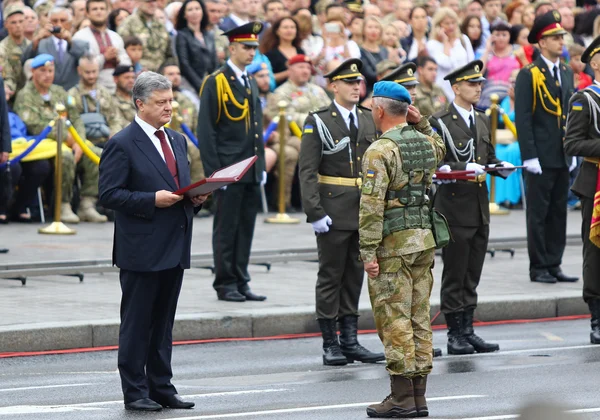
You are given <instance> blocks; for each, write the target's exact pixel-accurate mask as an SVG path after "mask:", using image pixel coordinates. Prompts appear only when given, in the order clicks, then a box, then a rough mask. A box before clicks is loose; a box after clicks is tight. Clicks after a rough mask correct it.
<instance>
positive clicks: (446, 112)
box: [432, 108, 451, 120]
mask: <svg viewBox="0 0 600 420" xmlns="http://www.w3.org/2000/svg"><path fill="white" fill-rule="evenodd" d="M450 114H451V112H450V109H448V108H446V109H444V110H442V111H438V112H436V113H435V114H433V115H432V117H433V118H435V119H436V120H437V119H438V118H443V117H445V116H446V115H450Z"/></svg>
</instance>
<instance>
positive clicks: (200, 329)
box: [0, 293, 589, 353]
mask: <svg viewBox="0 0 600 420" xmlns="http://www.w3.org/2000/svg"><path fill="white" fill-rule="evenodd" d="M438 311H439V304H438V303H435V302H434V303H432V305H431V315H432V317H433V316H435V315H436V314H438ZM588 313H589V312H588V309H587V306H586V305H585V303H584V302H583V299H582V298H581V296H580V295H577V294H575V293H573V294H572V295H570V296H561V297H525V296H512V297H510V298H507V297H496V298H493V299H492V298H482V299H481V300H480V302H479V306H478V308H477V312H476V314H475V318H476V319H477V320H479V321H510V320H518V319H539V318H554V317H559V316H568V315H585V314H588ZM360 315H361V316H360V318H359V328H360V329H362V330H372V329H375V322H374V320H373V314H372V312H371V308H370V307H368V306H365V307H361V308H360ZM444 323H445V320H444V317H443V316H437V317H436V319H435V321H434V325H440V324H444ZM315 332H318V327H317V323H316V321H315V315H314V307H312V306H308V305H305V306H297V307H287V308H269V309H262V310H252V311H232V312H227V313H202V314H189V315H186V314H184V315H181V316H178V317H177V319H176V321H175V326H174V329H173V339H174V340H175V341H188V340H206V339H218V338H250V337H273V336H280V335H286V334H303V333H315ZM118 334H119V320H118V319H110V320H98V321H87V322H67V323H65V322H63V323H42V324H23V325H17V326H2V327H0V353H9V352H34V351H47V350H66V349H81V348H95V347H105V346H115V345H117V343H118Z"/></svg>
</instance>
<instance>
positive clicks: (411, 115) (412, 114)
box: [406, 105, 422, 124]
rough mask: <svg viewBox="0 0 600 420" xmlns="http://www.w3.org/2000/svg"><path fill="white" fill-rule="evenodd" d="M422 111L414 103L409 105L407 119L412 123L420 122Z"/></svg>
mask: <svg viewBox="0 0 600 420" xmlns="http://www.w3.org/2000/svg"><path fill="white" fill-rule="evenodd" d="M421 118H422V117H421V112H420V111H419V110H418V109H417V107H415V106H413V105H409V106H408V113H407V114H406V121H408V122H409V123H412V124H418V123H419V121H421Z"/></svg>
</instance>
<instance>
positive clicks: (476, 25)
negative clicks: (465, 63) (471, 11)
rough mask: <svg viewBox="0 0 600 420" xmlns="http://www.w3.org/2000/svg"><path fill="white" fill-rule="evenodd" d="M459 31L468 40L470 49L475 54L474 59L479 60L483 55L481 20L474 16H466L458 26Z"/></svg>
mask: <svg viewBox="0 0 600 420" xmlns="http://www.w3.org/2000/svg"><path fill="white" fill-rule="evenodd" d="M460 31H461V32H462V33H463V34H465V35H466V36H467V37H468V38H469V42H470V43H471V48H473V51H474V53H475V58H479V57H480V56H481V54H482V53H483V51H482V48H483V31H482V29H481V19H479V18H478V17H477V16H475V15H469V16H467V17H466V18H465V19H464V20H463V21H462V25H461V26H460Z"/></svg>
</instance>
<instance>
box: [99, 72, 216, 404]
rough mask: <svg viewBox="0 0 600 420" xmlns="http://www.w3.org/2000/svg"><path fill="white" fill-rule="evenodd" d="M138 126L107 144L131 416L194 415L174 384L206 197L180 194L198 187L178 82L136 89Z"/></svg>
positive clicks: (106, 197) (106, 182)
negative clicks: (176, 411) (174, 117)
mask: <svg viewBox="0 0 600 420" xmlns="http://www.w3.org/2000/svg"><path fill="white" fill-rule="evenodd" d="M133 101H134V103H135V106H136V109H137V115H136V116H135V119H134V121H133V122H132V123H131V124H129V125H128V126H127V127H126V128H125V129H123V130H122V131H120V132H118V133H117V134H115V135H114V136H113V137H112V138H111V139H110V140H109V141H108V143H107V144H106V147H105V149H104V152H103V154H102V158H101V160H100V181H99V192H100V199H99V201H100V203H101V205H102V206H104V207H105V208H108V209H112V210H114V211H115V236H114V247H113V264H115V265H117V266H118V267H119V268H120V269H121V271H120V280H121V290H122V293H123V295H122V299H121V329H120V331H119V358H118V364H119V373H120V374H121V383H122V386H123V394H124V397H125V408H126V409H128V410H138V411H158V410H160V409H161V408H162V407H169V408H192V407H193V406H194V403H192V402H185V401H183V400H182V399H181V398H180V397H179V396H178V395H177V390H176V389H175V387H174V386H173V385H172V384H171V378H172V376H173V372H172V370H171V350H172V341H173V340H172V330H173V321H174V319H175V310H176V308H177V299H178V297H179V291H180V290H181V283H182V280H183V270H184V269H186V268H189V267H190V247H191V242H192V219H193V216H194V212H197V211H198V210H200V206H201V204H202V203H203V202H204V200H205V199H206V196H198V197H194V198H192V199H186V198H184V197H183V196H180V195H176V194H173V191H175V190H177V189H179V188H182V187H185V186H188V185H189V184H190V183H191V179H190V170H189V167H188V163H187V143H186V141H185V138H184V137H183V136H182V135H181V134H179V133H177V132H175V131H173V130H170V129H166V128H164V125H165V124H166V123H168V122H169V121H170V119H171V113H172V108H171V102H172V101H173V92H172V90H171V82H169V80H168V79H167V78H165V77H164V76H161V75H159V74H157V73H153V72H144V73H142V74H141V75H140V76H139V77H138V79H137V80H136V82H135V85H134V86H133Z"/></svg>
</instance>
